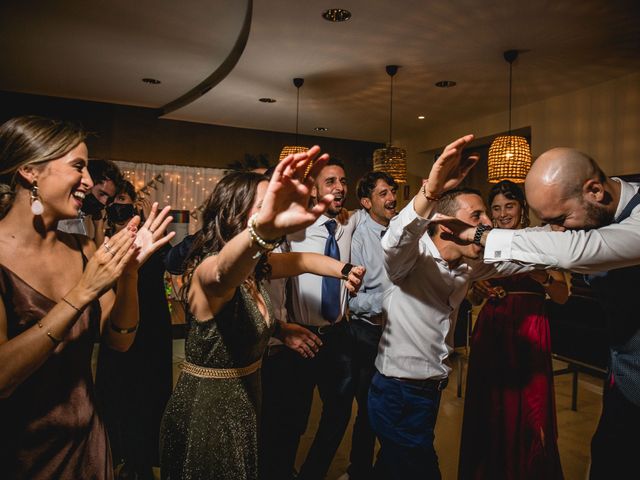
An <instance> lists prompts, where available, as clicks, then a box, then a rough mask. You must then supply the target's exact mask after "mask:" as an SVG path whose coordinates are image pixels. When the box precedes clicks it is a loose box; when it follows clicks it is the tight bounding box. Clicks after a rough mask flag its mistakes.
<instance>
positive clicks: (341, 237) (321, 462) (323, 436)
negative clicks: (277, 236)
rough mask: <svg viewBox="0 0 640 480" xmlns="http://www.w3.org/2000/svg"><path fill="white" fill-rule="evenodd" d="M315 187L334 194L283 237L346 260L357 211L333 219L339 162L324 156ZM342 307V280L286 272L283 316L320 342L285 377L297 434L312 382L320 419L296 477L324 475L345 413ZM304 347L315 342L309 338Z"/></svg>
mask: <svg viewBox="0 0 640 480" xmlns="http://www.w3.org/2000/svg"><path fill="white" fill-rule="evenodd" d="M315 188H316V190H317V191H316V195H317V196H320V197H322V196H323V195H326V194H329V193H330V194H333V196H334V200H333V202H332V204H331V205H330V206H329V208H328V209H327V211H326V212H325V214H324V215H321V216H320V217H319V218H318V220H317V221H316V222H315V223H314V224H313V225H311V226H310V227H307V229H306V230H303V231H301V232H296V233H294V234H292V235H289V236H288V237H287V243H288V245H289V248H290V250H291V251H292V252H315V253H320V254H325V255H329V256H333V257H334V258H337V259H338V260H340V261H341V262H346V263H348V262H349V260H350V251H351V235H352V233H353V230H354V227H355V225H356V223H357V221H358V215H354V216H352V217H351V218H350V219H349V222H348V223H347V224H346V225H342V224H341V223H340V222H338V221H336V217H338V215H339V214H340V212H341V210H342V208H343V205H344V201H345V197H346V195H347V180H346V175H345V172H344V167H343V166H342V164H341V163H340V162H339V161H336V160H333V159H332V160H329V162H328V163H327V165H325V167H324V168H323V169H322V170H321V171H320V173H319V174H318V176H317V177H316V180H315ZM350 268H351V265H347V266H346V270H345V271H343V272H342V273H343V275H345V276H346V275H347V274H348V270H349V269H350ZM346 308H347V291H346V289H345V288H344V282H343V281H340V280H337V279H336V280H335V282H333V281H331V282H330V281H328V279H326V278H325V277H319V276H317V275H312V274H303V275H300V276H298V277H294V278H291V309H290V310H289V314H290V315H289V321H290V322H295V323H297V324H299V325H302V326H303V327H304V328H305V329H307V330H308V331H310V332H311V333H313V334H315V335H317V337H319V338H320V340H321V343H322V346H321V347H320V348H319V351H318V352H317V354H315V356H312V355H309V356H308V357H309V358H298V359H296V360H295V365H294V368H295V370H296V373H295V377H294V378H292V379H291V383H292V386H293V389H294V390H295V392H294V393H293V394H292V395H293V396H292V397H291V415H293V416H295V418H296V419H297V423H298V432H297V434H298V436H301V435H302V434H303V433H304V431H305V430H306V427H307V421H308V418H309V412H310V409H311V403H312V400H313V390H314V387H315V386H316V385H317V386H318V391H319V393H320V398H321V399H322V415H321V417H320V425H319V427H318V431H317V433H316V436H315V438H314V441H313V444H312V445H311V448H310V450H309V453H308V454H307V458H306V460H305V462H304V464H303V465H302V468H301V470H300V475H299V477H298V478H300V479H304V480H309V479H322V478H324V477H325V475H326V473H327V471H328V469H329V466H330V465H331V461H332V460H333V457H334V455H335V453H336V450H337V449H338V446H339V445H340V441H341V440H342V436H343V435H344V432H345V429H346V427H347V424H348V423H349V418H350V417H351V403H352V401H353V378H352V374H351V338H350V335H349V325H348V322H347V321H346V318H345V313H346ZM308 347H309V348H314V347H315V345H312V344H311V339H310V343H309V345H308ZM309 353H311V351H310V352H309Z"/></svg>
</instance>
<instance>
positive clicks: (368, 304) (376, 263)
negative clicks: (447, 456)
mask: <svg viewBox="0 0 640 480" xmlns="http://www.w3.org/2000/svg"><path fill="white" fill-rule="evenodd" d="M397 189H398V184H397V183H396V181H395V180H394V179H393V177H391V176H390V175H389V174H387V173H384V172H369V173H367V174H366V175H364V176H363V177H362V178H361V179H360V181H359V182H358V187H357V190H356V191H357V195H358V199H359V200H360V205H361V206H362V208H363V209H364V210H365V211H366V214H365V215H363V217H364V218H363V220H362V221H361V222H360V224H359V225H358V226H357V228H356V231H355V233H354V234H353V238H352V240H351V261H352V262H353V263H354V264H355V265H362V266H364V267H365V268H366V269H367V272H366V273H365V276H364V279H363V282H362V286H361V287H360V291H359V292H358V295H356V296H355V297H351V298H350V299H349V311H350V315H351V316H350V322H349V325H350V328H351V335H352V337H353V377H354V382H355V397H356V401H357V402H358V415H357V417H356V420H355V423H354V425H353V436H352V439H351V455H350V458H349V460H350V463H351V464H350V465H349V469H348V473H349V478H350V479H351V480H360V479H363V480H366V479H370V478H372V464H373V451H374V446H375V434H374V433H373V430H372V429H371V425H370V424H369V414H368V410H367V396H368V394H369V385H370V384H371V378H372V377H373V374H374V372H375V367H374V362H375V359H376V354H377V353H378V342H379V341H380V336H381V335H382V328H383V326H384V320H385V315H384V312H383V310H382V299H383V296H384V293H385V292H386V291H387V290H388V289H389V288H391V285H392V284H391V281H390V280H389V277H388V276H387V272H386V271H385V269H384V252H383V251H382V245H381V244H380V239H381V238H382V236H383V235H384V234H385V232H386V231H387V228H388V227H389V221H390V220H391V219H392V218H393V217H394V216H395V215H396V213H397V212H396V190H397Z"/></svg>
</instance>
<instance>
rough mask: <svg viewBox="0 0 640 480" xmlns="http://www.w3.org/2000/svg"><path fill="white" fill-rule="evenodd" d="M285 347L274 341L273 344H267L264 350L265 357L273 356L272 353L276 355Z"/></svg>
mask: <svg viewBox="0 0 640 480" xmlns="http://www.w3.org/2000/svg"><path fill="white" fill-rule="evenodd" d="M286 348H287V347H286V346H285V345H284V344H282V343H276V344H274V345H267V349H266V350H265V352H264V355H265V356H266V357H273V356H274V355H278V354H279V353H280V352H283V351H284V350H285V349H286Z"/></svg>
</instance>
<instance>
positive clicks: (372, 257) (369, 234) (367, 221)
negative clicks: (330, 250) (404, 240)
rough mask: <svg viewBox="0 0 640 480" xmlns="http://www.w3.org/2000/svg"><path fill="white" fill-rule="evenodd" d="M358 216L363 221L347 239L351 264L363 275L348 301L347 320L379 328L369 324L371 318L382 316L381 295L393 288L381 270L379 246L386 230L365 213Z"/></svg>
mask: <svg viewBox="0 0 640 480" xmlns="http://www.w3.org/2000/svg"><path fill="white" fill-rule="evenodd" d="M361 215H362V217H363V220H362V222H361V223H360V224H359V225H358V226H357V228H356V231H355V232H354V234H353V238H352V239H351V263H353V264H354V265H362V266H364V267H365V268H366V269H367V271H366V273H365V274H364V279H363V282H362V285H361V286H360V291H359V292H358V294H357V295H356V296H355V297H350V298H349V311H350V313H351V318H357V319H359V320H364V321H365V322H369V323H376V324H379V322H377V321H376V322H371V318H372V317H379V316H380V315H382V314H383V311H382V300H383V296H384V293H385V292H386V291H387V290H389V289H390V288H391V287H392V285H393V284H392V283H391V280H389V276H388V275H387V271H386V270H385V268H384V251H383V250H382V245H381V243H380V240H381V237H382V233H383V232H385V231H386V229H387V227H384V226H382V225H380V224H379V223H378V222H375V221H374V220H373V219H372V218H371V216H370V215H369V214H368V213H364V212H362V213H361Z"/></svg>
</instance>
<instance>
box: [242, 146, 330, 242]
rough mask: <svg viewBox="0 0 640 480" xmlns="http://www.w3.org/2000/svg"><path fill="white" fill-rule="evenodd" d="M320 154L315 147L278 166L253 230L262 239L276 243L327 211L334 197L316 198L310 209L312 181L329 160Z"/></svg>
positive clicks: (318, 149)
mask: <svg viewBox="0 0 640 480" xmlns="http://www.w3.org/2000/svg"><path fill="white" fill-rule="evenodd" d="M319 153H320V147H318V146H314V147H312V148H310V149H309V150H308V151H306V152H304V153H297V154H295V155H289V156H288V157H286V158H285V159H284V160H282V161H281V162H280V163H279V164H278V166H277V167H276V169H275V171H274V172H273V176H272V177H271V181H270V182H269V186H268V187H267V192H266V194H265V196H264V200H263V201H262V207H261V208H260V212H259V214H258V217H257V220H256V226H255V228H256V231H257V232H258V233H259V235H260V236H261V237H262V238H265V239H269V240H275V239H277V238H280V237H282V236H284V235H286V234H288V233H292V232H295V231H298V230H301V229H303V228H305V227H307V226H309V225H311V224H312V223H313V222H315V221H316V219H317V218H318V217H319V216H320V215H322V213H323V212H324V211H325V210H326V209H327V207H328V206H329V204H330V202H331V201H332V200H333V195H327V196H325V197H323V198H318V201H317V203H316V205H315V206H313V207H310V206H309V198H310V195H311V190H312V188H313V182H314V178H315V176H316V175H317V174H318V172H319V171H320V170H321V169H322V167H324V165H325V163H326V162H327V160H329V156H328V155H327V154H323V155H321V156H318V154H319Z"/></svg>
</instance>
